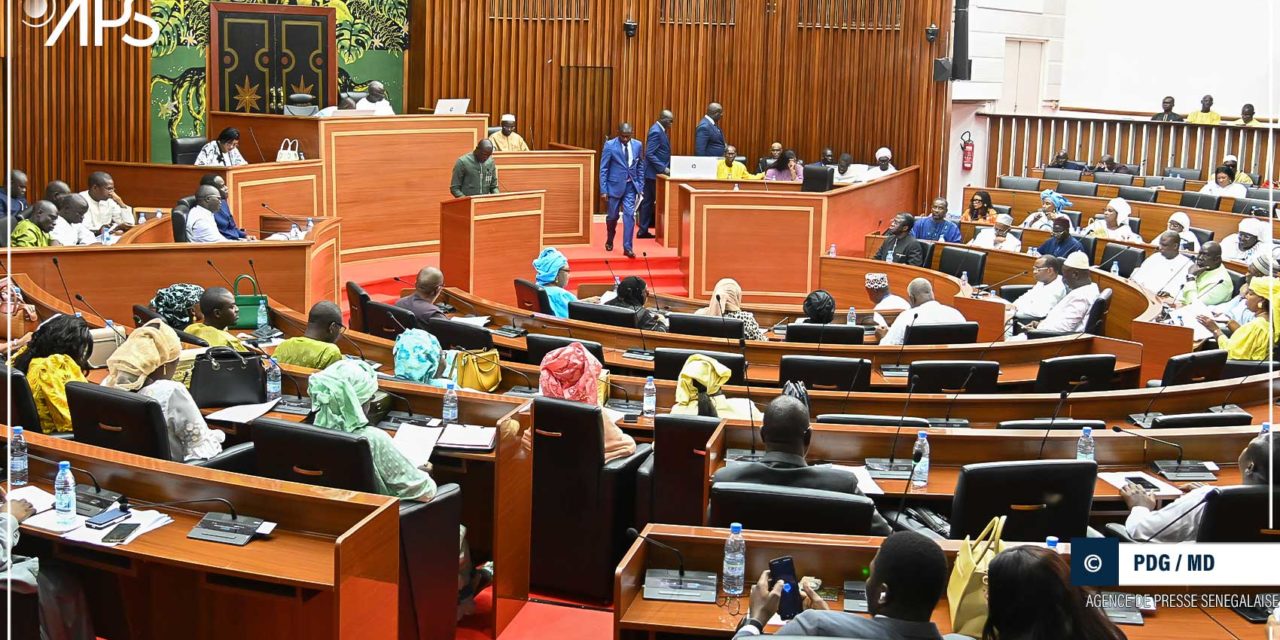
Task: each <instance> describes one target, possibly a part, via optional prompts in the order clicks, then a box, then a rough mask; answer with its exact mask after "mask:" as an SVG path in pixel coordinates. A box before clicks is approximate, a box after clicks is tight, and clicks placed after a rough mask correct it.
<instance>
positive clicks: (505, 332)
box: [489, 327, 529, 338]
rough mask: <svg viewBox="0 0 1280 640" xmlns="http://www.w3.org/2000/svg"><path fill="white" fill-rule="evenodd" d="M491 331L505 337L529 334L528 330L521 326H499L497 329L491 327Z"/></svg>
mask: <svg viewBox="0 0 1280 640" xmlns="http://www.w3.org/2000/svg"><path fill="white" fill-rule="evenodd" d="M489 333H492V334H494V335H499V336H502V337H504V338H519V337H521V336H525V335H528V334H529V332H528V331H526V330H524V329H521V328H520V327H497V328H495V329H489Z"/></svg>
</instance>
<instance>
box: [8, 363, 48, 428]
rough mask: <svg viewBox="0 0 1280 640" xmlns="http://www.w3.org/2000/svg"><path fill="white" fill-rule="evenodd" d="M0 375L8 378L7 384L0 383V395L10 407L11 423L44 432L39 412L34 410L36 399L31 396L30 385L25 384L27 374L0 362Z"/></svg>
mask: <svg viewBox="0 0 1280 640" xmlns="http://www.w3.org/2000/svg"><path fill="white" fill-rule="evenodd" d="M0 377H4V379H6V380H8V381H9V383H8V384H0V396H4V404H5V406H7V407H10V408H11V409H10V410H11V411H12V412H13V414H12V416H13V417H12V418H11V419H12V420H13V425H14V426H15V427H22V428H23V429H26V430H28V431H34V432H36V433H46V431H45V430H44V425H42V424H40V412H39V411H36V401H35V399H34V398H33V397H32V396H31V386H30V385H28V384H27V376H26V375H24V374H23V373H22V372H21V371H19V370H17V369H13V368H10V367H9V366H8V365H6V364H3V363H0Z"/></svg>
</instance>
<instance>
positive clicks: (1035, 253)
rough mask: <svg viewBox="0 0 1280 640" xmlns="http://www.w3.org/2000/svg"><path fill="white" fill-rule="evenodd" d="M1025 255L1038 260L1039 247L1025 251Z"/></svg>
mask: <svg viewBox="0 0 1280 640" xmlns="http://www.w3.org/2000/svg"><path fill="white" fill-rule="evenodd" d="M1027 255H1029V256H1031V257H1033V258H1039V257H1040V247H1031V248H1030V249H1027Z"/></svg>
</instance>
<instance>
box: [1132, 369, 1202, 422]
mask: <svg viewBox="0 0 1280 640" xmlns="http://www.w3.org/2000/svg"><path fill="white" fill-rule="evenodd" d="M1191 362H1192V361H1191V360H1185V361H1183V362H1182V363H1181V364H1182V367H1180V368H1178V369H1176V370H1175V371H1173V372H1172V373H1173V375H1170V376H1167V377H1168V378H1169V379H1170V380H1177V379H1178V378H1179V377H1180V376H1181V375H1182V370H1183V369H1185V368H1186V367H1189V366H1191ZM1170 386H1171V385H1169V384H1162V385H1160V391H1157V392H1156V394H1155V395H1154V396H1151V401H1150V402H1148V403H1147V406H1146V408H1144V409H1143V410H1142V413H1131V414H1129V422H1132V423H1134V424H1136V425H1138V426H1139V427H1142V428H1143V429H1150V428H1151V423H1152V421H1154V420H1155V419H1156V418H1158V417H1160V416H1162V415H1164V414H1163V413H1159V412H1156V413H1152V412H1151V407H1153V406H1155V404H1156V400H1159V399H1160V396H1161V395H1163V394H1164V392H1165V390H1166V389H1168V388H1169V387H1170Z"/></svg>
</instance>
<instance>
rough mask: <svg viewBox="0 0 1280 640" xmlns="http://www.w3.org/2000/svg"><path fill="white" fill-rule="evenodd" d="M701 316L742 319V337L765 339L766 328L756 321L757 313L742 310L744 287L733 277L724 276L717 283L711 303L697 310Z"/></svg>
mask: <svg viewBox="0 0 1280 640" xmlns="http://www.w3.org/2000/svg"><path fill="white" fill-rule="evenodd" d="M695 313H696V314H697V315H700V316H719V317H722V318H730V319H733V320H740V321H742V337H743V338H746V339H747V340H764V339H765V337H764V330H763V329H761V328H760V325H759V324H757V323H756V317H755V314H753V313H751V312H750V311H743V310H742V287H741V286H739V285H738V282H737V281H736V280H734V279H732V278H722V279H720V281H719V282H717V283H716V287H715V289H714V290H713V291H712V294H711V301H710V303H709V304H708V305H707V306H706V307H703V308H701V309H698V310H697V311H696V312H695Z"/></svg>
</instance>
